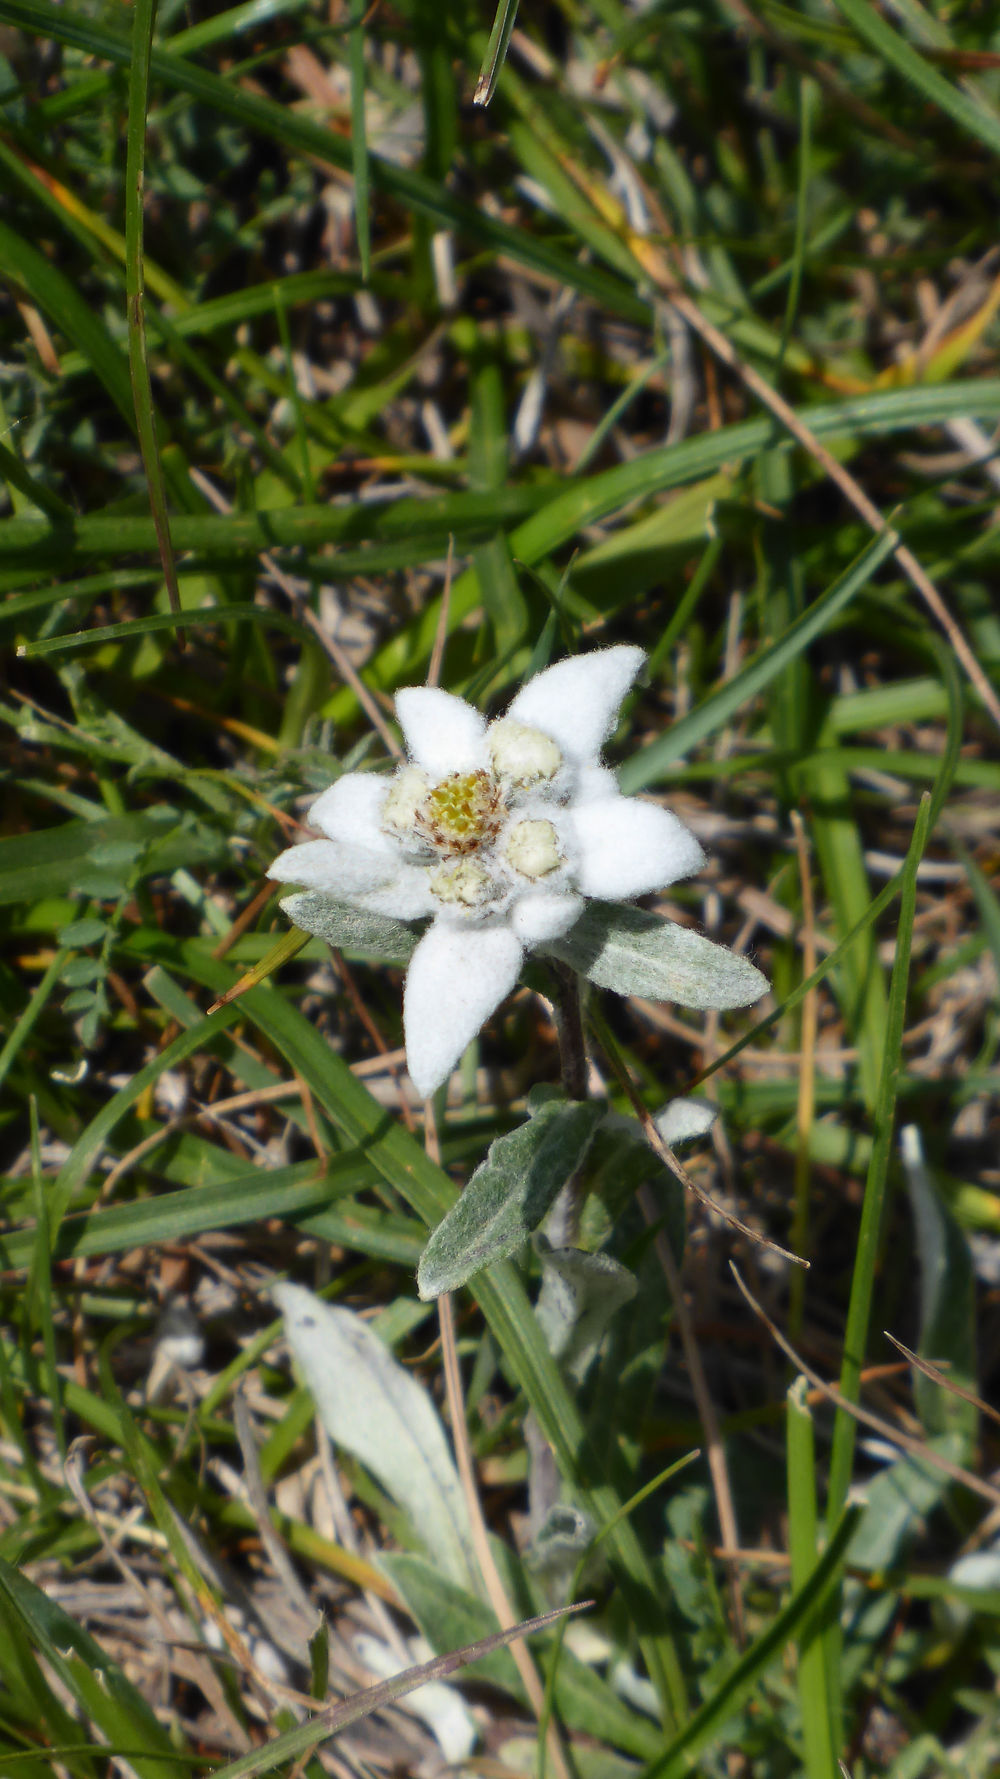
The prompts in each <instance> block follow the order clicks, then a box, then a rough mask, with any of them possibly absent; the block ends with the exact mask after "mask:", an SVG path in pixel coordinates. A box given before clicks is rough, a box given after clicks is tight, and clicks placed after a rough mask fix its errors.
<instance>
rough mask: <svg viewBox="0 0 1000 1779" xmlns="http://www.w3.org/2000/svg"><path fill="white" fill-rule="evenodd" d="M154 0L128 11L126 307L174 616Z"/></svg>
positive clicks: (139, 422) (143, 444)
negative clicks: (149, 341) (150, 297)
mask: <svg viewBox="0 0 1000 1779" xmlns="http://www.w3.org/2000/svg"><path fill="white" fill-rule="evenodd" d="M155 20H156V0H134V4H133V8H132V55H131V58H130V61H129V75H128V124H127V128H126V134H125V298H126V303H127V306H128V361H129V370H130V373H131V377H132V396H133V400H134V402H135V419H136V430H137V432H138V435H139V449H140V451H141V452H142V461H143V465H144V467H145V470H146V484H147V486H148V488H149V504H150V507H151V508H152V513H153V524H154V526H155V527H156V542H157V547H158V549H159V552H160V561H161V563H162V565H163V578H164V580H165V582H166V586H167V594H168V597H169V599H170V604H171V607H172V608H173V610H174V612H177V613H179V612H180V609H181V596H180V589H179V588H178V585H177V569H176V566H175V563H174V552H173V548H172V546H171V542H170V519H169V515H168V513H167V490H166V484H165V482H164V479H163V466H162V463H161V459H160V441H159V440H158V438H157V431H156V413H155V410H154V407H153V385H152V383H151V382H150V377H149V363H148V359H147V356H146V317H145V295H144V288H143V286H144V280H143V248H142V237H143V199H144V193H145V179H144V167H145V160H146V110H147V107H148V104H149V64H150V56H151V55H152V49H153V26H154V23H155Z"/></svg>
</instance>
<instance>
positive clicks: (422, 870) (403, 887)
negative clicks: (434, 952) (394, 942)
mask: <svg viewBox="0 0 1000 1779" xmlns="http://www.w3.org/2000/svg"><path fill="white" fill-rule="evenodd" d="M430 879H431V872H430V871H429V870H428V869H427V867H426V865H406V864H404V865H397V866H396V867H395V868H394V870H393V874H392V878H391V879H390V881H389V882H388V883H383V884H380V885H379V887H378V888H377V889H372V890H364V891H363V892H362V893H361V894H360V895H357V896H352V898H351V900H352V901H354V902H356V903H357V905H358V907H359V908H367V909H368V910H369V911H370V913H372V914H391V915H393V916H394V918H395V919H396V920H422V919H423V917H424V915H426V914H436V913H437V912H438V908H439V907H440V903H439V902H438V901H437V899H436V898H435V897H434V896H433V895H432V894H431V887H430Z"/></svg>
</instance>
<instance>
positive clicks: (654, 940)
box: [546, 902, 768, 1011]
mask: <svg viewBox="0 0 1000 1779" xmlns="http://www.w3.org/2000/svg"><path fill="white" fill-rule="evenodd" d="M546 950H547V951H550V952H551V953H552V955H553V956H554V957H557V958H559V959H560V961H561V962H562V963H564V964H569V965H570V967H571V969H574V970H576V971H578V972H579V974H580V975H581V976H586V977H588V979H589V980H590V981H591V982H596V984H597V986H598V987H599V988H612V989H614V991H615V993H616V994H620V995H644V996H645V997H646V999H647V1000H651V1001H678V1002H679V1003H680V1005H681V1006H682V1007H699V1008H709V1007H712V1008H716V1009H717V1010H719V1011H722V1010H723V1009H725V1008H727V1007H749V1006H750V1005H751V1004H752V1002H754V1001H759V1000H760V998H761V995H764V994H766V993H767V989H768V982H767V978H766V976H762V975H761V973H760V971H759V970H758V969H756V968H755V966H754V965H753V964H751V963H748V962H747V959H746V958H745V957H738V956H737V954H736V952H735V951H727V949H726V947H725V946H724V945H716V944H715V942H714V941H713V940H712V939H706V938H704V937H703V935H702V934H701V933H693V932H691V930H690V929H689V928H688V927H680V926H678V925H677V924H676V922H674V921H671V920H663V919H662V918H661V917H660V916H659V915H656V914H647V913H646V912H645V911H644V910H643V909H642V908H631V907H629V906H628V905H627V904H625V903H622V902H590V903H588V905H587V907H586V908H585V909H584V912H583V913H582V914H581V916H580V918H579V920H578V921H577V923H576V925H575V926H574V927H571V929H570V931H569V932H568V933H567V934H566V935H565V937H564V938H562V939H559V940H555V941H553V942H552V943H551V944H549V945H548V946H546Z"/></svg>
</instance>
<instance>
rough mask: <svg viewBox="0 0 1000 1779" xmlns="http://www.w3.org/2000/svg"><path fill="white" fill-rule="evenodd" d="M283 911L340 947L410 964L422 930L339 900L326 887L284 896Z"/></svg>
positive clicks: (387, 961) (296, 923) (295, 922)
mask: <svg viewBox="0 0 1000 1779" xmlns="http://www.w3.org/2000/svg"><path fill="white" fill-rule="evenodd" d="M280 905H281V908H282V911H283V913H285V914H287V916H288V918H289V920H290V921H291V922H292V923H293V925H294V926H297V927H301V928H302V931H303V932H304V933H315V935H316V937H317V938H318V939H325V940H326V942H327V944H328V945H334V946H336V948H337V950H338V951H347V952H351V953H352V954H354V955H355V956H358V957H371V958H377V959H378V960H379V962H380V963H385V964H408V963H409V961H410V958H411V957H412V956H413V953H414V951H415V949H416V944H417V940H418V938H419V937H420V935H419V933H415V932H414V931H413V928H412V927H408V926H407V925H406V922H405V921H402V920H393V918H392V917H391V915H388V914H371V913H370V912H369V911H368V909H366V908H353V907H352V906H351V905H350V903H349V902H338V901H337V899H336V897H335V896H328V895H327V894H326V893H325V891H323V890H298V891H296V893H295V894H294V895H291V896H283V897H282V899H281V904H280Z"/></svg>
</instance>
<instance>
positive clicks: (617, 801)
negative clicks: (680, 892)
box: [568, 797, 705, 901]
mask: <svg viewBox="0 0 1000 1779" xmlns="http://www.w3.org/2000/svg"><path fill="white" fill-rule="evenodd" d="M568 813H569V819H570V825H571V826H572V829H573V831H574V834H575V837H576V843H577V848H578V860H577V868H576V883H577V888H578V889H580V890H582V891H583V894H584V895H585V896H598V897H600V898H601V900H602V901H612V900H616V899H618V898H619V897H624V898H625V899H628V898H630V897H632V896H644V895H647V894H648V893H649V891H650V890H657V889H664V888H665V887H666V885H667V884H668V883H675V882H676V880H677V878H678V877H690V875H691V873H692V872H693V871H698V870H700V869H701V867H702V865H703V864H704V863H705V854H704V853H703V852H702V850H701V847H700V846H699V844H698V842H697V840H696V839H695V837H694V835H693V834H692V833H691V831H690V829H689V828H686V827H685V826H684V823H683V822H682V821H678V819H677V817H676V815H671V813H670V811H669V809H660V808H658V807H657V805H656V804H655V803H641V802H640V801H639V800H638V798H636V797H609V798H607V800H605V801H601V802H598V803H584V804H583V805H582V806H580V807H578V808H575V809H572V810H570V811H569V812H568Z"/></svg>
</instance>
